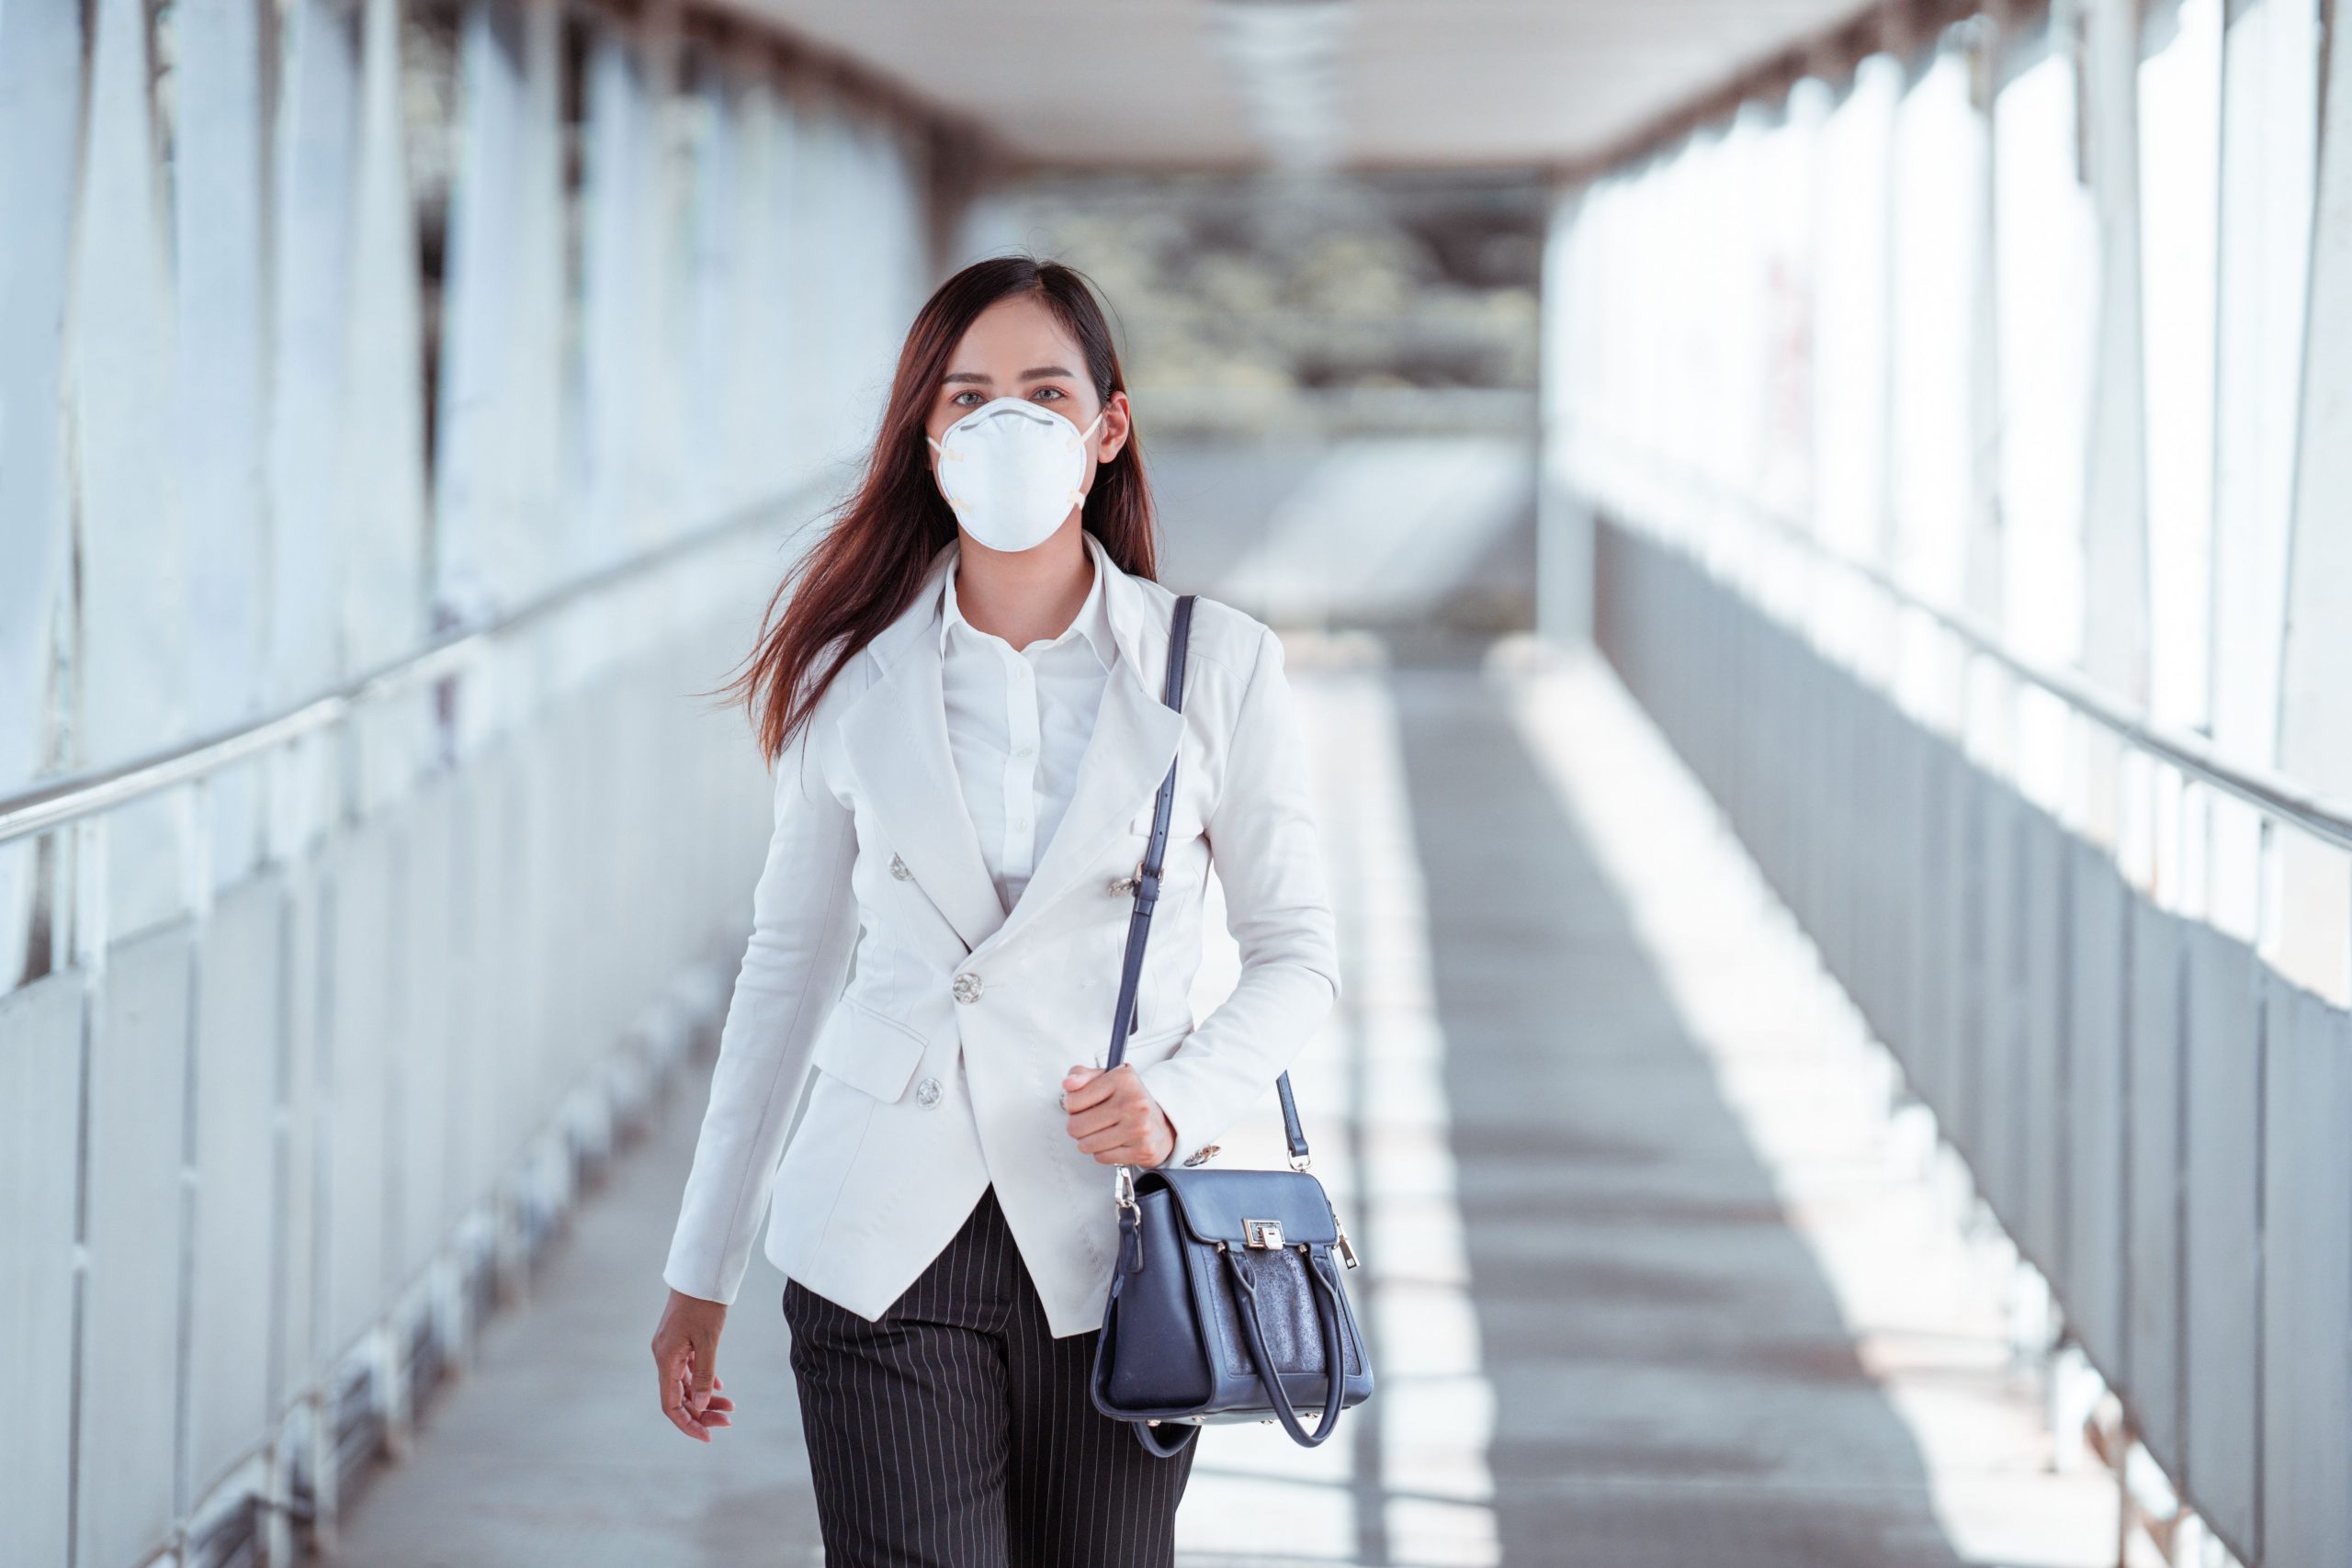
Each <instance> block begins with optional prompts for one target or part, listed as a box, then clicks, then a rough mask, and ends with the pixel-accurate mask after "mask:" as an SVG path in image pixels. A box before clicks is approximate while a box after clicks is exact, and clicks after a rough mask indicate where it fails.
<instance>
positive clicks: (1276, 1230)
mask: <svg viewBox="0 0 2352 1568" xmlns="http://www.w3.org/2000/svg"><path fill="white" fill-rule="evenodd" d="M1241 1234H1242V1235H1245V1236H1246V1237H1248V1238H1249V1239H1248V1240H1247V1241H1246V1242H1245V1243H1244V1244H1243V1245H1244V1246H1248V1247H1271V1248H1275V1249H1280V1247H1282V1245H1283V1227H1282V1223H1281V1222H1280V1221H1278V1220H1250V1219H1245V1220H1243V1221H1242V1222H1241Z"/></svg>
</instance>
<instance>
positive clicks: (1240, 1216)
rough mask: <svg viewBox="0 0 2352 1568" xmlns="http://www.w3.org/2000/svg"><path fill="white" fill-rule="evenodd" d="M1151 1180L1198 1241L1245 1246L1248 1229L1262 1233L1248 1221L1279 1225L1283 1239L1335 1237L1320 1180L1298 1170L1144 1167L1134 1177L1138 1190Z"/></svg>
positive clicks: (1146, 1188)
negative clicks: (1170, 1197) (1163, 1191)
mask: <svg viewBox="0 0 2352 1568" xmlns="http://www.w3.org/2000/svg"><path fill="white" fill-rule="evenodd" d="M1155 1185H1157V1186H1160V1187H1164V1188H1166V1189H1167V1190H1169V1192H1170V1194H1172V1195H1173V1196H1174V1198H1175V1200H1176V1209H1177V1212H1178V1213H1181V1214H1182V1216H1183V1218H1184V1228H1185V1229H1186V1230H1187V1231H1190V1232H1191V1233H1192V1234H1193V1236H1194V1237H1195V1238H1196V1239H1198V1240H1201V1241H1205V1242H1216V1241H1223V1242H1230V1243H1231V1244H1233V1245H1234V1246H1236V1247H1246V1246H1248V1245H1249V1244H1250V1236H1251V1232H1252V1230H1253V1229H1257V1230H1258V1231H1259V1233H1260V1235H1261V1238H1262V1235H1263V1230H1262V1225H1259V1226H1253V1225H1252V1223H1251V1222H1253V1221H1256V1222H1264V1221H1272V1223H1273V1224H1277V1225H1279V1226H1281V1227H1282V1234H1283V1241H1284V1242H1285V1243H1295V1242H1302V1241H1307V1242H1316V1243H1318V1244H1322V1243H1330V1242H1336V1241H1338V1240H1339V1238H1340V1222H1339V1220H1338V1218H1337V1217H1336V1216H1334V1215H1333V1214H1332V1213H1331V1201H1330V1199H1329V1198H1328V1197H1326V1196H1324V1192H1323V1184H1322V1183H1321V1182H1319V1181H1317V1180H1316V1179H1315V1178H1313V1177H1312V1176H1309V1175H1307V1174H1306V1172H1305V1171H1303V1170H1240V1169H1235V1170H1147V1171H1143V1172H1141V1173H1139V1174H1138V1175H1137V1176H1136V1190H1137V1191H1139V1192H1142V1191H1149V1190H1151V1189H1152V1187H1154V1186H1155Z"/></svg>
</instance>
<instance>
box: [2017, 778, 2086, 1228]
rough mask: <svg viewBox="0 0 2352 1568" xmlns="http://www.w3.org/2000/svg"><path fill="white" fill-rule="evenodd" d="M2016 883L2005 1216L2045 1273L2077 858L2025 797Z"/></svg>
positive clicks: (2062, 1220) (2061, 1199)
mask: <svg viewBox="0 0 2352 1568" xmlns="http://www.w3.org/2000/svg"><path fill="white" fill-rule="evenodd" d="M2021 811H2022V814H2023V822H2022V825H2021V831H2022V838H2021V840H2020V842H2019V845H2018V858H2019V863H2020V865H2021V866H2022V867H2023V870H2024V881H2023V884H2022V885H2021V886H2020V887H2019V889H2018V896H2019V897H2020V898H2021V899H2022V901H2023V915H2024V926H2023V929H2022V930H2021V931H2020V932H2019V941H2020V943H2021V945H2022V949H2023V953H2022V958H2023V964H2024V972H2023V974H2022V976H2020V978H2019V982H2018V988H2019V991H2020V994H2021V1016H2020V1017H2019V1019H2018V1052H2019V1054H2020V1056H2021V1058H2022V1059H2021V1062H2020V1064H2019V1066H2020V1068H2021V1074H2020V1077H2019V1079H2018V1092H2019V1096H2020V1103H2019V1105H2018V1121H2019V1123H2020V1125H2021V1127H2022V1147H2021V1150H2020V1153H2021V1154H2022V1156H2023V1158H2024V1168H2023V1170H2022V1172H2021V1179H2020V1183H2019V1186H2020V1194H2021V1195H2020V1201H2019V1204H2018V1209H2017V1211H2016V1212H2015V1213H2012V1214H2010V1215H2007V1216H2006V1218H2007V1221H2008V1224H2009V1228H2010V1230H2011V1232H2012V1234H2014V1235H2016V1237H2017V1241H2018V1246H2019V1247H2022V1248H2023V1249H2024V1250H2025V1254H2026V1256H2027V1257H2028V1258H2030V1259H2031V1260H2032V1261H2033V1263H2034V1265H2035V1266H2036V1267H2037V1268H2039V1269H2041V1270H2042V1272H2043V1273H2045V1274H2048V1273H2051V1272H2052V1271H2054V1270H2055V1269H2056V1268H2057V1266H2058V1263H2059V1260H2060V1259H2062V1258H2064V1257H2065V1256H2066V1095H2067V1083H2066V1049H2067V1038H2066V1007H2067V984H2068V980H2069V978H2070V976H2071V975H2072V971H2073V940H2074V930H2075V922H2074V915H2073V909H2074V878H2073V872H2074V869H2075V858H2074V856H2073V855H2071V854H2070V853H2068V852H2067V846H2068V843H2069V838H2068V835H2067V832H2066V829H2065V828H2064V826H2063V825H2062V824H2060V823H2059V822H2058V821H2057V819H2056V818H2052V816H2051V815H2050V814H2049V813H2048V812H2046V811H2043V810H2041V808H2040V807H2035V806H2032V805H2030V804H2028V805H2025V806H2023V807H2021Z"/></svg>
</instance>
